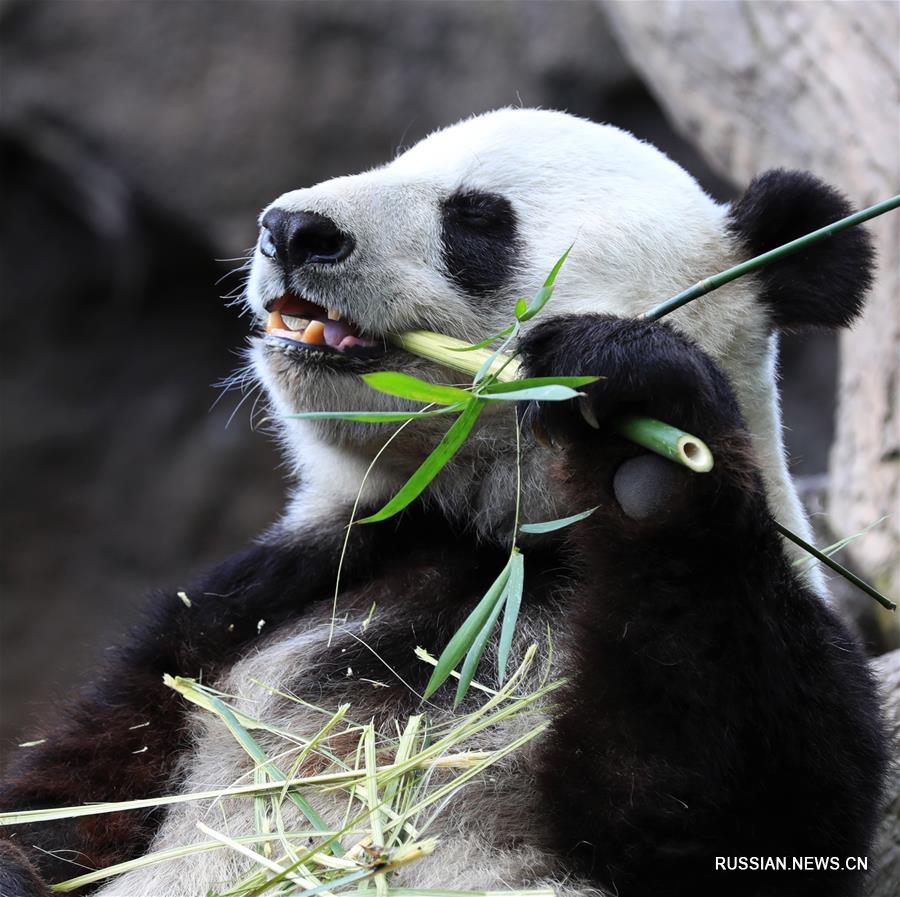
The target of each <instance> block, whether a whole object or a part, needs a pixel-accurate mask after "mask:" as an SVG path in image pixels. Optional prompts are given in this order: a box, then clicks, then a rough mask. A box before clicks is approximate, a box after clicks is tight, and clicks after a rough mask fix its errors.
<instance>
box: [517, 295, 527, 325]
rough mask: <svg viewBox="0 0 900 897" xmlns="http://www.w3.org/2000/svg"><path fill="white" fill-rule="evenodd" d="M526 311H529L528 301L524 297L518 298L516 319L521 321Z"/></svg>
mask: <svg viewBox="0 0 900 897" xmlns="http://www.w3.org/2000/svg"><path fill="white" fill-rule="evenodd" d="M526 311H528V303H527V302H526V301H525V300H524V299H516V307H515V315H516V320H518V321H521V320H522V315H524V314H525V312H526Z"/></svg>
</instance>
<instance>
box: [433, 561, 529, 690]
mask: <svg viewBox="0 0 900 897" xmlns="http://www.w3.org/2000/svg"><path fill="white" fill-rule="evenodd" d="M510 566H511V565H510V563H507V564H506V566H505V567H504V568H503V569H502V570H501V571H500V575H499V576H498V577H497V578H496V579H495V580H494V581H493V583H491V587H490V588H489V589H488V590H487V592H485V593H484V597H483V598H482V599H481V601H479V602H478V604H476V605H475V609H474V610H473V611H472V612H471V613H470V614H469V616H468V617H466V620H465V622H464V623H463V624H462V626H460V627H459V629H457V630H456V632H455V633H454V634H453V638H451V639H450V641H449V642H447V647H446V648H444V650H443V651H442V652H441V656H440V657H439V658H438V662H437V665H436V666H435V668H434V671H433V672H432V674H431V678H430V679H429V680H428V685H426V686H425V693H424V694H423V696H422V697H423V698H424V699H425V700H426V701H427V700H428V699H429V698H430V697H431V696H432V695H433V694H434V693H435V692H436V691H437V690H438V689H439V688H440V687H441V686H442V685H443V684H444V682H445V681H446V679H447V677H448V676H449V675H450V674H451V673H452V672H453V669H454V667H455V666H456V665H457V664H458V663H459V661H460V660H462V657H463V655H464V654H465V653H466V652H467V651H468V650H469V648H471V647H472V643H473V642H474V641H475V638H476V637H477V635H478V633H479V632H481V629H482V627H483V626H484V624H485V623H486V622H487V620H488V618H489V617H490V615H491V612H492V611H493V610H494V606H495V605H496V604H497V603H498V601H499V600H500V598H501V597H502V595H503V590H504V589H505V588H506V583H507V580H508V579H509V572H510Z"/></svg>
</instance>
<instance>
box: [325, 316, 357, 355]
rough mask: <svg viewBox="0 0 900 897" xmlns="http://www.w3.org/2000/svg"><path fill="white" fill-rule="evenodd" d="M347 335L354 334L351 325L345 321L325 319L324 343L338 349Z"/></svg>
mask: <svg viewBox="0 0 900 897" xmlns="http://www.w3.org/2000/svg"><path fill="white" fill-rule="evenodd" d="M348 336H356V334H355V333H354V332H353V327H352V326H351V325H350V324H348V323H347V322H346V321H343V320H342V321H325V344H326V345H328V346H331V348H332V349H339V348H340V347H341V343H342V342H343V341H344V340H345V339H346V338H347V337H348Z"/></svg>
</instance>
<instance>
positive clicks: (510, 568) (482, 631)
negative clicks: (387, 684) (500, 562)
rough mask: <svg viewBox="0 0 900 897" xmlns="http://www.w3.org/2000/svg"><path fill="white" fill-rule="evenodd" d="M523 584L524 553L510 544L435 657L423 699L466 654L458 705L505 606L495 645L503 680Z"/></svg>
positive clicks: (500, 676) (456, 701) (457, 696)
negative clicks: (503, 561)
mask: <svg viewBox="0 0 900 897" xmlns="http://www.w3.org/2000/svg"><path fill="white" fill-rule="evenodd" d="M524 586H525V557H524V555H523V554H522V552H521V551H519V549H518V548H516V547H513V550H512V552H511V553H510V556H509V561H507V563H506V566H505V567H504V568H503V570H501V571H500V575H499V576H498V577H497V578H496V579H495V580H494V582H493V583H492V584H491V587H490V588H489V589H488V590H487V592H485V594H484V597H483V598H482V599H481V601H479V602H478V604H477V605H476V606H475V609H474V610H473V611H472V612H471V613H470V614H469V616H468V617H466V620H465V622H464V623H463V624H462V626H460V627H459V629H458V630H457V631H456V633H455V634H454V636H453V638H451V639H450V641H449V642H448V643H447V647H446V648H444V650H443V652H442V653H441V656H440V657H439V658H438V662H437V665H436V666H435V668H434V672H433V673H432V674H431V678H430V679H429V680H428V685H427V686H426V687H425V692H424V694H423V698H424V699H425V700H428V698H430V697H431V696H432V695H433V694H434V693H435V692H436V691H437V690H438V689H439V688H440V687H441V686H442V685H443V684H444V682H446V681H447V679H448V678H449V677H450V675H451V673H452V672H453V671H454V669H455V668H456V665H457V664H458V663H459V662H460V660H462V659H463V657H465V660H464V661H463V666H462V670H461V671H460V674H459V682H458V684H457V687H456V698H455V699H454V702H453V706H454V707H458V706H459V705H460V703H461V702H462V699H463V698H464V697H465V696H466V692H467V691H468V689H469V686H470V685H471V684H472V680H473V679H474V678H475V671H476V670H477V668H478V664H479V663H480V662H481V658H482V656H483V655H484V652H485V649H486V648H487V645H488V641H489V640H490V637H491V634H492V633H493V631H494V627H495V626H496V625H497V620H498V619H499V618H500V613H501V612H502V611H504V609H505V613H504V617H503V625H502V627H501V630H500V644H499V646H498V649H497V678H498V680H499V681H500V682H503V681H504V680H505V678H506V667H507V663H508V661H509V652H510V648H511V647H512V640H513V636H514V635H515V631H516V622H517V621H518V617H519V608H520V607H521V605H522V591H523V589H524Z"/></svg>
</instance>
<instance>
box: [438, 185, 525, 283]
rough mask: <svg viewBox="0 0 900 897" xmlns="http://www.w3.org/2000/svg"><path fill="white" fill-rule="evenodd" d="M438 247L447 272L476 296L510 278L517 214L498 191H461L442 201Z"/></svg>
mask: <svg viewBox="0 0 900 897" xmlns="http://www.w3.org/2000/svg"><path fill="white" fill-rule="evenodd" d="M441 249H442V254H443V259H444V265H445V266H446V269H447V273H448V274H449V276H450V278H451V279H452V280H453V282H454V283H455V284H456V286H457V287H459V289H460V290H461V291H462V292H463V293H465V294H466V295H467V296H471V297H473V298H476V299H480V298H483V297H485V296H489V295H490V294H491V293H494V292H496V291H497V290H499V289H500V288H501V287H502V286H503V285H504V284H505V283H506V281H507V280H508V279H509V276H510V274H511V273H512V270H513V265H514V263H515V259H516V255H517V254H518V251H519V240H518V228H517V225H516V213H515V211H514V210H513V207H512V203H510V201H509V200H508V199H506V197H504V196H500V195H499V194H497V193H482V192H480V191H475V190H460V191H457V192H456V193H454V194H453V195H452V196H450V197H448V198H447V199H445V200H444V202H443V203H442V204H441Z"/></svg>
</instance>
